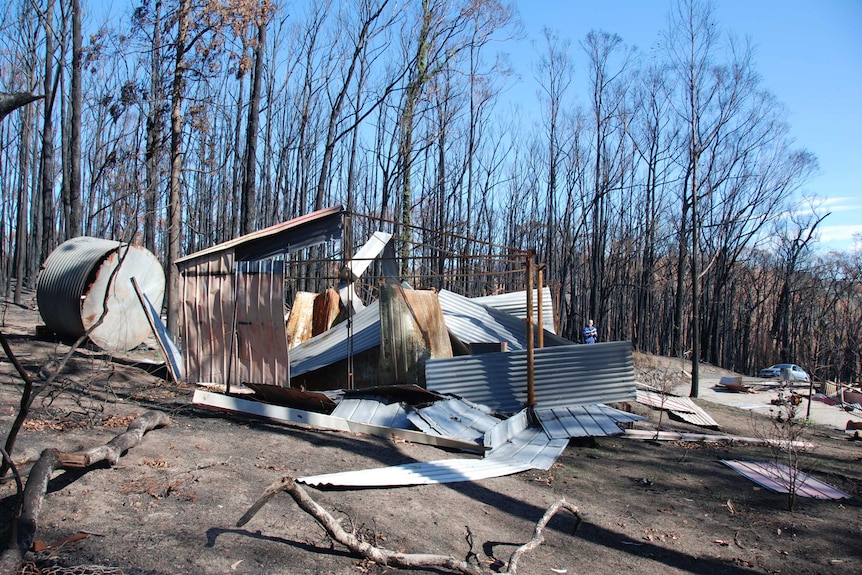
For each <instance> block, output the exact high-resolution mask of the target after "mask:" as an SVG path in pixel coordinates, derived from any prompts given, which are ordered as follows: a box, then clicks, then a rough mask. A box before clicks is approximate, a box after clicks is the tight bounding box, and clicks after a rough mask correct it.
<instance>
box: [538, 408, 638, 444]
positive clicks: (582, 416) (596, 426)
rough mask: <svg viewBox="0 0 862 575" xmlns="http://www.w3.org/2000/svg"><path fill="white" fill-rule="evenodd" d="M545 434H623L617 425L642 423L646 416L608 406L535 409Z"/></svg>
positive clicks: (556, 435)
mask: <svg viewBox="0 0 862 575" xmlns="http://www.w3.org/2000/svg"><path fill="white" fill-rule="evenodd" d="M534 413H535V414H536V417H537V418H538V420H539V423H541V424H542V428H543V429H544V430H545V433H547V434H548V436H549V437H551V438H552V439H563V438H570V437H601V436H605V435H621V434H622V433H623V430H622V429H620V427H619V425H617V424H618V423H633V422H635V421H643V420H645V419H646V417H642V416H640V415H635V414H634V413H628V412H625V411H622V410H619V409H614V408H613V407H608V406H607V405H601V404H599V405H583V406H576V407H552V408H549V409H536V410H534Z"/></svg>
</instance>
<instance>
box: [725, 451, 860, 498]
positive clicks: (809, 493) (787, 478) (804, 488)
mask: <svg viewBox="0 0 862 575" xmlns="http://www.w3.org/2000/svg"><path fill="white" fill-rule="evenodd" d="M721 462H722V463H724V464H725V465H727V466H728V467H730V468H731V469H733V470H734V471H736V472H737V473H739V474H740V475H742V476H743V477H746V478H748V479H750V480H751V481H753V482H755V483H757V484H758V485H760V486H761V487H764V488H766V489H769V490H770V491H774V492H776V493H789V492H790V486H791V478H792V475H791V473H792V470H791V468H790V467H788V466H787V465H784V464H783V463H772V462H755V461H734V460H726V459H722V460H721ZM796 495H798V496H800V497H808V498H811V499H850V498H852V497H853V496H852V495H850V494H849V493H845V492H844V491H841V490H840V489H838V488H836V487H833V486H832V485H829V484H828V483H825V482H823V481H820V480H819V479H815V478H814V477H811V476H810V475H808V474H806V473H802V472H801V471H798V470H797V471H796Z"/></svg>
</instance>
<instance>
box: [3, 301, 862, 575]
mask: <svg viewBox="0 0 862 575" xmlns="http://www.w3.org/2000/svg"><path fill="white" fill-rule="evenodd" d="M0 311H2V314H3V315H2V326H3V327H2V330H3V333H4V334H6V335H7V337H8V339H9V340H10V343H11V346H12V348H13V350H14V352H15V354H16V355H17V356H18V357H19V359H20V360H21V362H22V363H23V364H24V365H25V367H27V368H28V369H29V370H30V371H32V372H34V373H37V372H38V371H39V369H40V368H41V367H42V366H44V365H45V364H46V363H47V362H49V361H50V360H52V359H56V358H57V357H59V356H61V355H62V354H63V353H64V352H65V351H66V350H68V349H69V348H68V347H67V346H66V345H65V344H63V343H59V342H56V341H48V340H44V339H38V338H37V337H36V326H37V325H38V324H40V323H41V320H40V318H39V316H38V312H37V311H35V303H34V301H33V299H32V298H29V299H28V300H27V302H26V305H24V306H16V305H13V304H6V305H5V306H4V307H3V309H2V310H0ZM153 353H154V352H151V355H152V354H153ZM637 363H638V367H639V372H640V376H641V377H643V378H645V379H650V378H651V377H654V376H655V375H656V374H659V375H661V374H666V373H667V371H666V370H665V369H664V368H665V364H664V363H663V362H662V361H660V360H657V359H650V358H643V357H638V359H637ZM145 367H146V365H145V364H136V363H135V362H133V361H129V360H127V359H121V358H110V357H106V356H105V355H104V354H102V353H100V352H98V351H97V350H89V349H81V350H79V351H78V352H76V353H75V354H74V356H73V358H72V361H71V362H70V363H69V365H68V366H67V367H66V368H65V369H64V370H63V371H62V372H61V373H60V375H59V377H58V378H57V380H56V381H57V386H56V387H55V388H54V389H52V390H43V391H42V393H41V394H40V395H39V397H37V399H36V401H35V403H34V404H33V410H32V412H31V414H30V417H29V419H28V421H27V424H26V427H25V429H24V431H23V432H22V433H21V435H20V437H19V439H18V443H17V445H16V448H15V450H14V453H13V455H14V458H15V460H16V462H17V463H18V465H19V466H20V468H21V471H22V475H23V476H24V479H25V480H26V475H27V472H28V471H29V468H30V464H31V463H32V461H33V460H34V459H36V458H38V456H39V453H40V452H41V450H43V449H45V448H48V447H54V448H58V449H61V450H66V451H73V450H76V449H80V448H90V447H95V446H98V445H102V444H104V443H106V442H107V441H109V440H110V439H111V438H113V437H114V436H115V435H117V434H119V433H121V432H123V431H124V430H125V426H126V425H127V424H128V423H129V421H130V419H131V418H132V417H134V416H137V415H140V414H142V413H144V412H145V411H146V410H148V409H159V410H162V411H164V412H166V413H167V414H169V415H170V417H171V419H172V421H173V424H172V426H170V427H167V428H161V429H156V430H153V431H150V432H149V433H148V434H147V435H146V436H145V437H144V438H143V441H142V442H141V444H140V445H138V446H137V447H135V448H133V449H131V450H129V451H128V452H127V453H126V454H125V455H124V456H123V457H122V459H121V460H120V462H119V464H118V465H116V466H115V467H109V466H107V465H100V466H97V467H96V468H93V469H90V470H87V471H86V472H68V471H66V472H58V473H57V474H56V475H55V476H54V478H53V479H52V480H51V482H50V484H49V486H48V492H47V494H46V497H45V501H44V505H43V507H42V510H41V516H40V520H39V525H38V532H37V534H36V539H37V543H38V544H39V545H40V549H43V548H44V549H43V550H41V551H39V552H36V553H30V554H28V560H29V561H30V562H32V563H31V565H30V568H31V571H30V572H36V571H33V570H32V569H33V568H35V567H38V568H40V569H42V570H43V571H44V570H46V569H47V567H49V566H51V565H55V566H56V565H60V566H67V567H70V566H81V565H100V566H109V567H114V568H119V569H120V570H122V572H123V573H126V574H128V575H131V574H154V575H155V574H234V573H236V574H243V573H250V574H264V573H265V574H279V573H285V574H297V575H299V574H317V573H335V574H341V573H344V574H350V573H371V574H381V573H395V572H397V571H401V572H410V573H420V572H421V573H442V572H445V571H441V570H434V569H430V570H397V569H393V568H390V567H384V566H380V565H376V564H373V563H370V562H368V561H365V560H361V559H358V558H356V557H354V556H352V555H351V554H350V553H348V552H347V550H346V549H345V548H344V547H342V546H341V545H339V544H335V543H333V542H332V541H331V540H330V539H329V538H328V537H327V536H326V534H325V532H324V531H323V530H322V528H321V527H320V526H319V525H318V524H317V523H316V522H314V521H313V520H312V518H311V517H310V516H308V515H307V514H305V513H304V512H302V511H301V510H300V509H299V508H298V507H297V506H296V505H295V504H294V502H293V500H292V499H290V497H289V496H287V495H286V494H279V495H277V496H276V497H275V498H274V499H273V500H272V501H270V502H269V503H268V504H267V505H266V506H264V507H263V509H262V510H261V511H260V512H259V513H258V514H257V515H256V516H255V517H254V518H253V519H252V520H251V521H250V522H249V523H248V524H247V525H245V526H244V527H242V528H237V527H235V524H236V521H237V519H239V518H240V517H241V516H242V515H243V513H244V512H245V511H246V510H247V509H248V508H249V506H250V505H251V504H252V503H253V502H254V501H255V500H256V499H257V498H258V496H259V495H260V494H261V492H262V491H263V490H264V489H265V488H266V486H268V485H269V484H270V483H272V482H273V481H275V480H277V479H278V478H279V477H281V476H284V475H293V476H302V475H311V474H318V473H328V472H335V471H343V470H353V469H364V468H369V467H377V466H385V465H391V464H399V463H406V462H411V461H429V460H434V459H444V458H449V457H470V456H469V455H464V454H458V453H446V452H443V451H441V450H439V449H437V448H434V447H429V446H425V445H416V444H411V443H405V442H393V441H389V440H385V439H380V438H376V437H369V436H364V435H359V434H350V433H341V432H330V431H319V430H314V429H310V428H303V427H300V426H286V425H280V424H273V423H269V422H265V421H261V420H255V419H252V418H246V417H239V416H234V415H226V414H221V413H214V412H211V411H207V410H203V409H200V408H197V407H195V406H193V405H192V404H191V394H192V391H193V389H192V388H191V387H189V386H185V385H174V384H170V383H168V382H166V381H165V380H163V379H161V377H160V376H159V374H158V373H153V370H151V369H149V370H148V369H145ZM703 371H704V372H705V373H704V374H703V375H704V377H705V378H709V377H711V376H712V377H717V376H718V375H719V374H720V372H719V371H718V370H715V369H712V368H709V367H708V366H704V370H703ZM22 389H23V386H22V382H21V381H20V379H19V378H18V377H17V376H16V375H15V372H14V371H13V369H12V366H11V365H10V363H9V362H8V361H7V360H6V358H5V357H4V358H2V361H0V432H2V440H3V441H4V442H5V439H6V436H7V434H8V430H9V427H10V425H11V423H12V421H13V419H14V417H15V415H16V413H17V411H18V402H19V400H20V396H21V392H22ZM706 407H707V409H708V411H709V412H710V414H711V415H712V416H713V417H714V418H715V419H716V420H717V421H718V422H719V423H720V424H721V428H722V431H723V432H727V433H732V434H738V435H743V436H751V435H752V434H753V433H754V428H755V427H757V425H756V423H755V421H754V420H752V416H751V415H750V414H749V413H747V412H742V411H739V410H735V409H733V408H729V407H719V406H715V405H707V406H706ZM634 409H636V410H640V411H639V412H642V413H644V414H647V415H649V417H650V421H649V422H643V423H639V424H637V427H639V428H642V429H655V427H656V424H657V423H658V415H657V414H656V413H655V412H652V411H649V410H648V409H647V408H640V406H635V407H634ZM761 423H762V422H761ZM662 426H663V428H664V429H679V430H687V431H698V430H697V428H694V427H692V426H689V425H687V424H683V423H675V422H669V421H668V420H667V419H666V418H665V419H664V420H663V422H662ZM806 438H807V439H808V440H809V441H811V442H813V443H814V444H815V447H814V449H812V450H810V451H809V452H808V453H807V454H806V455H805V457H804V460H803V467H804V469H806V470H809V471H810V472H811V473H812V474H813V475H814V476H816V477H818V478H820V479H823V480H825V481H827V482H829V483H831V484H832V485H834V486H836V487H838V488H840V489H843V490H844V491H847V492H849V493H851V494H853V498H852V499H850V500H845V501H818V500H809V499H802V500H800V501H799V502H798V506H797V509H796V511H795V512H792V513H791V512H789V511H786V510H785V505H786V497H785V496H783V495H779V494H775V493H772V492H769V491H766V490H763V489H760V488H758V487H757V486H756V485H755V484H754V483H752V482H750V481H748V480H746V479H744V478H743V477H741V476H740V475H738V474H736V473H735V472H734V471H732V470H731V469H729V468H727V467H726V466H724V465H722V464H721V463H720V460H721V459H742V460H754V461H765V460H766V461H768V460H770V459H771V455H770V453H769V451H768V450H767V449H766V448H763V447H756V446H743V445H735V446H723V445H718V444H687V443H667V442H662V443H658V442H645V441H636V440H627V439H622V438H610V437H603V438H597V439H595V440H590V441H580V442H577V441H572V442H571V443H570V445H569V447H568V448H567V449H566V451H565V453H564V454H563V456H562V457H561V458H560V459H559V460H558V461H557V463H556V464H555V465H554V467H553V468H552V469H551V470H550V471H529V472H524V473H520V474H517V475H513V476H509V477H501V478H497V479H489V480H485V481H478V482H472V483H471V482H465V483H456V484H450V485H431V486H420V487H403V488H394V489H366V490H353V491H320V490H316V489H312V488H308V489H307V491H308V492H309V493H310V494H311V496H312V497H314V498H315V499H316V500H317V501H318V502H319V503H320V504H322V505H323V506H324V507H325V508H327V509H328V510H329V511H330V512H331V513H333V514H334V515H335V516H336V517H339V518H340V519H341V520H342V522H343V525H344V526H345V527H347V528H350V529H353V530H355V531H356V532H357V533H359V534H361V535H362V536H364V537H366V538H367V539H368V540H370V541H372V542H374V543H376V544H377V545H380V546H382V547H385V548H387V549H393V550H398V551H404V552H415V553H438V554H449V555H452V556H454V557H456V558H458V559H466V558H468V557H469V558H474V559H475V560H478V562H479V563H480V564H482V565H483V566H484V567H485V568H486V569H487V570H488V572H494V571H498V570H500V569H501V567H502V565H503V564H504V563H505V562H506V561H508V559H509V556H510V554H511V553H512V552H513V551H514V550H515V548H516V547H517V546H518V545H520V544H522V543H524V542H526V541H527V540H528V539H529V538H530V536H531V535H532V530H533V527H534V525H535V522H536V521H537V520H538V519H539V518H540V516H541V515H542V513H543V512H544V511H545V509H546V508H547V507H548V506H549V505H550V504H552V503H553V502H554V501H556V500H558V499H560V498H566V499H567V500H568V501H570V502H572V503H573V504H575V505H577V506H578V508H579V510H580V516H581V521H580V523H579V524H578V523H577V522H576V519H575V517H574V516H573V515H571V514H568V513H566V512H562V513H560V514H559V515H557V516H556V517H555V518H554V519H553V520H552V521H551V522H550V524H549V525H548V529H547V530H546V532H545V535H546V541H545V543H544V544H543V545H542V546H541V547H539V548H538V549H537V550H535V551H533V552H531V553H529V554H527V555H526V556H525V557H524V559H523V560H522V561H521V564H520V567H519V569H518V572H519V573H522V574H543V573H547V574H552V573H570V574H574V573H588V574H598V575H601V574H612V575H619V574H621V573H662V574H664V575H672V574H678V573H680V574H681V573H697V574H718V573H728V574H750V573H751V574H753V573H782V574H788V573H792V574H805V573H834V574H850V573H853V574H856V573H860V572H862V545H860V540H862V505H860V500H862V442H858V441H856V442H854V441H850V440H848V439H847V438H845V437H841V433H840V432H835V431H831V430H826V429H819V428H816V427H812V428H810V429H808V430H807V431H806ZM28 462H29V463H28ZM15 498H16V486H15V483H14V482H11V481H7V482H4V483H2V484H0V537H3V541H6V538H7V532H8V526H9V524H10V519H11V514H12V508H13V504H14V501H15ZM576 527H577V529H575V528H576Z"/></svg>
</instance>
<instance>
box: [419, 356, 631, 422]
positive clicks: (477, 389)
mask: <svg viewBox="0 0 862 575" xmlns="http://www.w3.org/2000/svg"><path fill="white" fill-rule="evenodd" d="M534 358H535V362H534V364H535V397H536V407H537V408H540V409H541V408H550V407H571V406H577V405H593V404H597V403H613V402H619V401H633V400H634V399H635V397H636V395H635V379H634V364H633V362H632V349H631V343H629V342H627V341H621V342H607V343H597V344H592V345H566V346H558V347H546V348H542V349H537V350H535V355H534ZM425 377H426V382H427V386H428V389H429V390H432V391H436V392H438V393H443V394H451V395H457V396H459V397H464V398H466V399H469V400H470V401H474V402H476V403H481V404H483V405H487V406H488V407H490V408H491V409H495V410H498V411H501V412H505V413H514V412H516V411H519V410H520V409H521V408H522V407H524V406H525V405H526V401H527V354H526V351H517V352H507V353H489V354H483V355H477V356H460V357H453V358H449V359H432V360H428V362H427V364H426V366H425Z"/></svg>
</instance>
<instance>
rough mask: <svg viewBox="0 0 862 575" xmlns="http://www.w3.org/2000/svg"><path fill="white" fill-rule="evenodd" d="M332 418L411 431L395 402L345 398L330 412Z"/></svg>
mask: <svg viewBox="0 0 862 575" xmlns="http://www.w3.org/2000/svg"><path fill="white" fill-rule="evenodd" d="M332 416H333V417H343V418H344V419H347V420H350V421H355V422H357V423H370V424H371V425H378V426H380V427H394V428H397V429H411V427H410V421H409V420H408V419H407V411H406V410H405V409H404V406H402V405H401V404H400V403H397V402H396V403H387V402H385V401H380V400H378V399H374V398H358V397H356V398H351V397H345V398H344V399H342V400H341V401H340V402H338V405H337V406H336V407H335V409H334V410H333V411H332ZM437 435H440V434H437Z"/></svg>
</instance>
